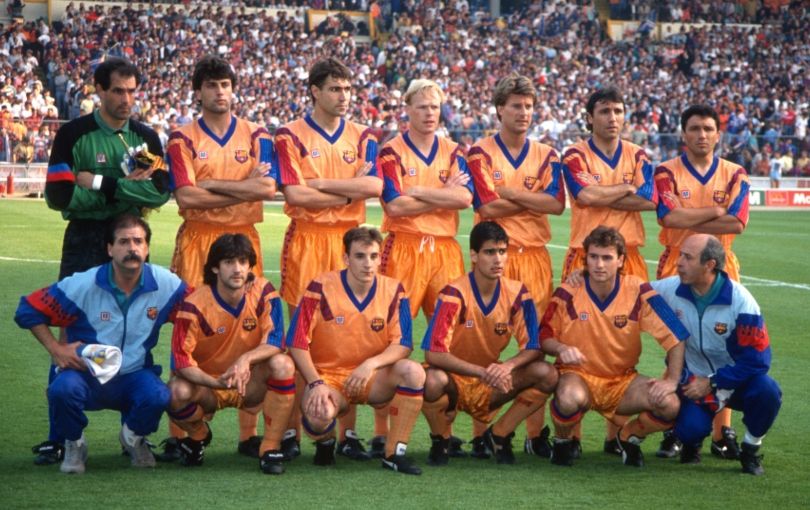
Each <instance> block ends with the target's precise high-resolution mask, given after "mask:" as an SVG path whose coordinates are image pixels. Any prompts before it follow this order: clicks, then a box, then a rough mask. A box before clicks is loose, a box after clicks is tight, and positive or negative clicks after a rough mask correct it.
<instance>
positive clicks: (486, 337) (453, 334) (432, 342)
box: [422, 273, 540, 367]
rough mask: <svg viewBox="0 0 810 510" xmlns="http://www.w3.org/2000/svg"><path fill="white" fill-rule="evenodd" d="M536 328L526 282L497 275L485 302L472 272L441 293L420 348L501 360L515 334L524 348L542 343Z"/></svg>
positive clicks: (482, 362)
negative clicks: (490, 295) (494, 284)
mask: <svg viewBox="0 0 810 510" xmlns="http://www.w3.org/2000/svg"><path fill="white" fill-rule="evenodd" d="M537 328H538V326H537V310H536V308H535V306H534V301H533V300H532V297H531V294H530V293H529V291H528V290H527V289H526V287H525V286H524V285H523V284H522V283H520V282H519V281H517V280H510V279H508V278H499V279H498V284H497V287H496V288H495V293H494V295H493V296H492V300H491V301H490V302H489V303H484V302H483V299H482V297H481V294H480V292H479V291H478V286H477V285H476V283H475V277H474V276H473V273H468V274H466V275H464V276H462V277H461V278H458V279H457V280H455V281H453V282H452V283H450V284H449V285H447V286H446V287H445V288H444V289H443V290H442V292H441V293H440V294H439V301H438V303H437V304H436V311H435V312H434V314H433V317H432V318H431V320H430V324H429V325H428V329H427V331H426V332H425V338H424V340H423V341H422V349H423V350H425V351H430V352H449V353H450V354H452V355H453V356H456V357H457V358H459V359H462V360H464V361H466V362H468V363H472V364H474V365H478V366H480V367H486V366H489V365H490V364H491V363H495V362H497V361H498V359H499V358H500V356H501V352H503V350H504V349H506V346H507V345H509V339H510V338H512V337H513V336H514V337H515V339H516V340H517V342H518V346H519V347H520V349H521V350H523V349H539V348H540V345H539V343H538V335H537V331H538V329H537Z"/></svg>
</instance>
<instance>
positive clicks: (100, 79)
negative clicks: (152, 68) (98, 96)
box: [93, 57, 141, 90]
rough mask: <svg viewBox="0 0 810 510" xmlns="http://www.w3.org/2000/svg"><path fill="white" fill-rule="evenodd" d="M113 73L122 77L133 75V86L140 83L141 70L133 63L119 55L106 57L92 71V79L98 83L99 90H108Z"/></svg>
mask: <svg viewBox="0 0 810 510" xmlns="http://www.w3.org/2000/svg"><path fill="white" fill-rule="evenodd" d="M113 73H116V74H118V76H122V77H124V78H129V77H130V76H134V77H135V86H138V85H140V83H141V72H140V71H138V68H137V67H135V64H133V63H132V62H130V61H129V60H127V59H125V58H120V57H107V58H106V59H105V60H104V62H102V63H101V64H99V65H98V67H96V70H95V72H94V73H93V81H94V82H95V84H96V85H98V86H99V87H100V88H101V90H108V89H109V88H110V81H111V78H110V76H112V74H113Z"/></svg>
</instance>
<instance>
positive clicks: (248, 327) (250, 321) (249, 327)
mask: <svg viewBox="0 0 810 510" xmlns="http://www.w3.org/2000/svg"><path fill="white" fill-rule="evenodd" d="M242 329H244V330H245V331H253V330H254V329H256V319H254V318H253V317H248V318H247V319H245V320H243V321H242Z"/></svg>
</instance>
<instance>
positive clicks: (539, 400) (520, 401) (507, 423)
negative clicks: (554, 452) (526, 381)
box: [492, 388, 548, 436]
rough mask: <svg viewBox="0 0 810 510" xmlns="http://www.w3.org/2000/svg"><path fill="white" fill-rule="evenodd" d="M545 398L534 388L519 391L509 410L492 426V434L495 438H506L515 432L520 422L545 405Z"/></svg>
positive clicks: (545, 396)
mask: <svg viewBox="0 0 810 510" xmlns="http://www.w3.org/2000/svg"><path fill="white" fill-rule="evenodd" d="M546 398H548V395H546V394H545V393H543V392H542V391H540V390H538V389H536V388H527V389H525V390H523V391H521V392H520V393H518V395H517V397H515V400H514V401H513V402H512V405H511V406H509V409H507V410H506V412H505V413H503V415H501V417H500V418H499V419H498V421H496V422H495V424H494V425H493V426H492V433H493V434H495V435H496V436H508V435H509V434H511V433H512V432H514V431H515V429H516V428H517V426H518V425H520V422H522V421H523V420H525V419H526V418H528V417H529V416H531V415H532V414H533V413H534V412H535V411H537V410H538V409H539V408H540V406H542V405H543V404H545V402H546ZM538 435H539V434H538Z"/></svg>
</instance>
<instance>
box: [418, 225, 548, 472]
mask: <svg viewBox="0 0 810 510" xmlns="http://www.w3.org/2000/svg"><path fill="white" fill-rule="evenodd" d="M508 245H509V238H508V236H507V234H506V231H505V230H504V229H503V228H502V227H501V226H500V225H498V224H497V223H495V222H491V221H486V222H482V223H479V224H478V225H476V226H475V227H474V228H473V229H472V232H471V233H470V260H471V262H472V264H473V270H472V271H471V272H470V273H468V274H466V275H464V276H462V277H461V278H458V279H457V280H455V281H453V282H451V283H450V284H448V285H447V286H445V287H444V289H442V291H441V293H440V294H439V300H438V303H437V305H436V311H435V313H434V314H433V317H432V319H431V321H430V325H429V327H428V330H427V332H426V333H425V339H424V341H423V343H422V349H424V350H425V361H427V363H428V364H429V368H428V371H427V381H426V383H425V404H424V408H423V412H424V414H425V418H427V421H428V424H429V425H430V438H431V442H432V444H431V447H430V454H429V456H428V464H431V465H433V466H441V465H445V464H447V463H448V460H449V456H448V447H449V441H450V438H449V434H448V432H447V431H448V430H449V426H448V425H449V424H450V423H452V421H453V419H454V418H455V414H456V410H461V411H464V412H466V413H468V414H470V416H472V417H474V418H475V419H477V420H480V421H482V422H484V423H489V422H491V421H492V419H493V417H494V415H495V414H496V413H497V412H498V409H500V407H501V406H502V405H504V404H505V403H507V402H509V401H511V400H514V401H515V402H514V404H513V405H512V406H511V407H510V409H509V410H508V411H507V412H506V413H504V415H503V416H502V417H501V418H500V419H499V420H498V421H497V422H495V424H494V425H492V426H491V427H489V428H488V429H487V430H486V432H485V433H484V440H485V441H486V442H487V443H488V445H489V447H490V449H491V450H492V451H493V452H494V454H495V458H496V460H497V461H498V463H499V464H512V463H514V462H515V457H514V454H513V453H512V442H511V441H512V437H513V436H514V430H515V427H517V426H518V424H520V422H522V421H523V420H525V419H526V417H527V416H529V415H530V414H532V413H533V412H535V411H536V410H537V409H539V407H540V406H541V405H542V404H543V403H544V402H545V400H546V395H544V393H546V394H548V393H550V392H551V391H553V390H554V386H555V385H556V383H557V371H556V370H554V367H552V366H551V365H549V364H548V363H546V362H544V361H542V360H541V359H540V358H541V356H542V353H541V352H540V345H539V344H538V325H537V311H536V308H535V305H534V301H533V300H532V297H531V295H530V293H529V291H528V290H527V289H526V287H525V286H524V285H523V284H522V283H521V282H519V281H516V280H510V279H508V278H505V277H504V276H503V273H504V268H505V267H506V256H507V249H508ZM513 336H514V337H515V338H516V339H517V341H518V344H519V348H520V349H519V351H518V353H517V354H516V355H515V356H513V357H511V358H509V359H508V360H506V361H503V362H501V361H499V358H500V355H501V352H503V351H504V349H506V347H507V345H508V344H509V340H510V338H512V337H513Z"/></svg>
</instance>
